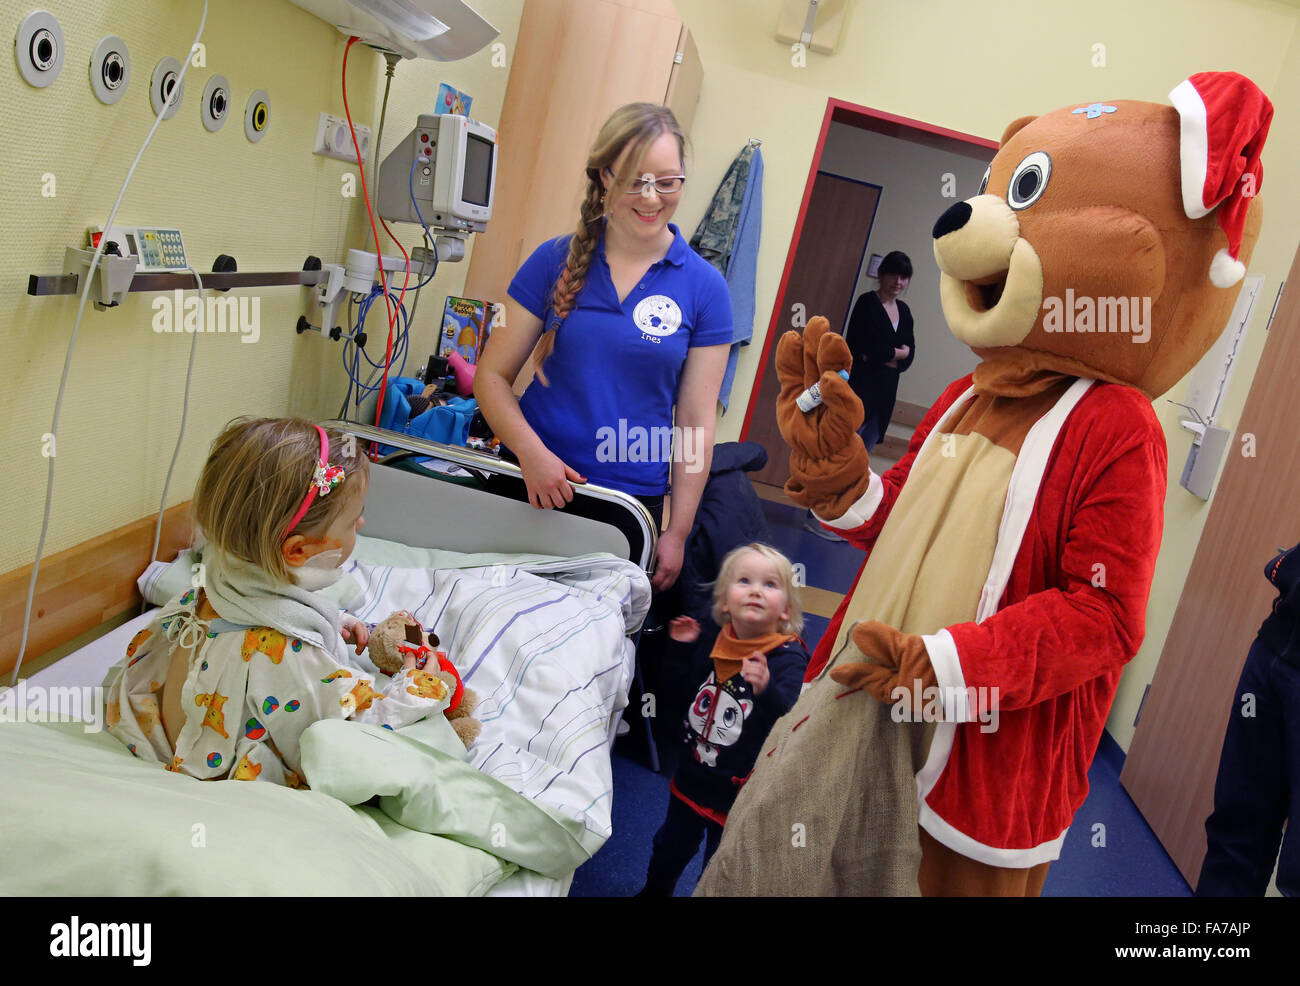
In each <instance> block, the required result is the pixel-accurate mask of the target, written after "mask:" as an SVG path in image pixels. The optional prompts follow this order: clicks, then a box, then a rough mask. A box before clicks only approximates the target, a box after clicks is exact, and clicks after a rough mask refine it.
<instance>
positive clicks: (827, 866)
mask: <svg viewBox="0 0 1300 986" xmlns="http://www.w3.org/2000/svg"><path fill="white" fill-rule="evenodd" d="M861 660H865V658H863V656H862V654H861V652H860V651H858V649H857V648H856V647H854V646H853V643H852V641H848V642H846V644H845V645H844V648H843V649H842V650H841V652H840V653H839V654H837V655H836V659H835V660H832V661H831V662H830V664H831V665H832V666H833V665H835V664H839V663H844V662H848V661H861ZM847 691H848V689H847V688H845V686H843V685H840V684H838V683H836V682H834V681H832V680H831V679H830V677H829V676H826V675H823V676H822V677H821V678H819V679H818V680H817V681H815V682H813V684H812V685H811V686H810V687H809V688H808V690H807V691H805V692H804V693H803V695H802V696H801V697H800V698H799V701H798V702H796V703H795V706H794V708H793V709H791V711H790V712H789V714H788V715H786V716H784V717H782V718H781V719H779V720H778V721H777V722H776V724H775V725H774V726H773V727H772V732H771V733H770V734H769V735H768V738H767V741H766V742H765V743H764V745H763V748H762V750H761V751H760V752H759V755H758V763H757V764H756V765H755V768H754V772H753V774H752V775H751V776H750V778H749V781H748V782H747V783H746V784H745V786H744V787H743V788H741V790H740V795H739V797H738V798H737V799H736V803H735V805H734V806H733V807H732V809H731V812H730V814H729V815H728V817H727V825H726V828H725V830H724V831H723V834H722V842H721V844H720V845H719V846H718V851H717V852H716V853H715V854H714V856H713V859H712V861H711V862H710V863H709V866H708V868H707V869H706V870H705V871H704V875H703V876H702V877H701V879H700V882H699V885H698V886H697V887H696V888H695V896H697V897H776V896H837V897H848V896H872V897H875V896H885V897H907V896H918V895H919V893H920V891H919V890H918V888H917V870H918V868H919V867H920V864H921V848H920V844H919V843H918V841H917V801H916V780H915V777H916V773H917V771H918V770H920V769H921V766H922V764H924V762H925V755H926V752H927V750H928V749H929V744H930V737H931V735H932V733H933V726H931V725H927V724H924V723H902V722H894V721H893V720H892V718H891V716H890V707H889V706H887V705H885V704H883V703H881V702H879V701H877V700H876V699H875V698H873V697H872V696H871V695H869V694H867V693H866V692H865V691H856V692H852V693H851V694H845V693H846V692H847Z"/></svg>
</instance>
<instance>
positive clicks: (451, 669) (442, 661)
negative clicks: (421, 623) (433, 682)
mask: <svg viewBox="0 0 1300 986" xmlns="http://www.w3.org/2000/svg"><path fill="white" fill-rule="evenodd" d="M397 650H398V653H401V654H406V655H409V656H412V657H414V658H415V667H416V669H417V670H420V671H423V670H424V666H425V665H426V664H428V663H429V657H430V656H431V655H432V656H433V657H436V658H437V659H438V667H439V668H441V669H442V670H443V671H446V672H447V673H448V674H449V675H451V676H452V677H453V678H455V679H456V690H455V691H453V692H452V695H451V704H450V705H448V706H447V711H448V712H453V711H455V709H456V707H457V706H458V705H460V699H461V696H462V695H464V694H465V685H464V683H463V682H462V681H461V680H460V672H459V671H457V670H456V665H454V664H452V663H451V661H449V660H448V659H447V655H446V653H445V652H444V651H440V650H434V649H433V648H432V647H429V646H428V645H426V644H420V646H418V647H415V646H413V645H411V644H398V645H397Z"/></svg>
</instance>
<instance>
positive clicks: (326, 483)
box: [280, 425, 346, 541]
mask: <svg viewBox="0 0 1300 986" xmlns="http://www.w3.org/2000/svg"><path fill="white" fill-rule="evenodd" d="M313 427H314V428H315V429H316V431H317V432H318V433H319V434H320V458H319V459H317V460H316V469H315V471H314V472H313V473H312V477H311V483H309V484H308V486H307V496H306V497H305V498H304V499H303V501H302V506H300V507H299V508H298V512H297V513H295V514H294V515H293V520H291V521H289V525H288V526H287V527H286V528H285V529H284V533H283V534H281V535H280V540H281V541H283V540H284V539H285V538H287V537H288V536H289V534H290V532H291V531H292V530H293V529H294V528H295V527H297V526H298V521H300V520H302V519H303V517H305V516H306V515H307V511H308V510H309V509H310V508H311V505H312V502H313V501H314V500H315V499H316V497H317V496H318V495H319V496H329V494H330V493H331V492H332V491H333V490H334V488H335V487H336V486H338V485H339V483H341V482H343V480H344V478H345V477H346V474H345V473H344V472H343V467H342V466H332V465H330V464H329V462H330V440H329V438H328V437H326V435H325V429H324V428H322V427H321V426H320V425H313Z"/></svg>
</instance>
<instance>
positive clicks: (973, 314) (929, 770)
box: [696, 72, 1273, 896]
mask: <svg viewBox="0 0 1300 986" xmlns="http://www.w3.org/2000/svg"><path fill="white" fill-rule="evenodd" d="M1170 100H1171V101H1172V103H1173V104H1174V105H1173V106H1172V107H1170V106H1164V105H1160V104H1156V103H1146V102H1132V101H1125V100H1115V101H1113V102H1109V103H1093V104H1090V105H1085V106H1077V105H1076V106H1069V107H1066V108H1064V109H1060V110H1057V111H1056V112H1053V113H1048V114H1046V115H1044V116H1039V117H1023V118H1021V119H1018V120H1016V121H1014V122H1013V123H1011V124H1010V125H1009V126H1008V127H1007V129H1006V131H1005V133H1003V135H1002V140H1001V144H1000V146H999V149H998V152H997V155H996V156H995V157H994V158H993V161H992V163H991V164H990V166H989V170H988V171H987V172H986V174H985V178H984V181H983V183H982V184H981V186H980V190H979V194H977V195H976V196H975V197H974V198H971V199H968V200H966V201H965V202H959V203H957V204H955V205H953V206H952V207H951V208H950V209H948V210H947V211H946V212H945V213H943V215H942V216H940V217H939V219H938V221H937V222H936V223H935V225H934V230H933V236H934V255H935V259H936V261H937V262H938V266H939V270H940V272H941V281H940V289H939V290H940V295H941V300H942V304H943V311H944V317H945V319H946V320H947V322H948V326H949V328H950V329H951V330H952V332H953V334H954V335H955V336H957V338H958V339H960V340H961V341H962V342H964V343H966V344H967V345H969V346H970V347H971V349H972V350H973V351H974V352H975V354H976V355H977V356H978V357H979V358H980V360H981V362H980V363H979V365H978V366H977V367H976V368H975V371H974V373H973V374H971V375H969V376H966V377H964V378H963V379H961V380H958V381H956V382H955V383H953V384H952V385H951V386H949V387H948V389H947V390H945V391H944V393H943V394H942V396H940V398H939V399H938V401H937V402H935V404H934V406H933V407H931V408H930V410H929V412H928V413H927V414H926V415H925V418H924V420H922V422H921V424H920V425H919V427H918V428H917V429H916V433H915V435H914V436H913V438H912V440H911V443H910V446H909V448H908V450H907V454H906V455H905V456H904V457H903V459H902V460H901V461H900V462H899V463H898V464H897V465H896V466H894V468H892V469H890V470H889V471H887V472H886V473H885V474H884V475H883V476H878V475H876V474H875V473H874V472H872V471H871V470H870V467H869V464H868V461H867V453H866V450H865V448H864V447H863V445H862V442H861V440H860V439H859V438H858V437H857V435H856V434H855V432H856V430H857V428H858V426H859V424H860V423H861V421H862V405H861V402H860V401H859V400H858V399H857V397H856V396H855V395H854V394H853V392H852V390H850V389H849V386H848V384H847V383H845V382H844V381H843V380H842V379H841V378H840V377H839V375H838V373H837V371H839V370H842V369H847V368H848V367H849V366H850V365H851V357H850V354H849V350H848V348H847V347H846V345H845V343H844V340H843V338H842V337H841V336H839V335H837V334H836V333H834V332H830V331H828V326H827V323H826V320H825V319H822V318H817V319H813V320H811V321H810V323H809V325H808V327H807V329H806V330H805V331H804V333H803V334H802V335H800V334H799V333H798V332H787V333H786V334H785V335H784V337H783V338H782V339H781V340H780V343H779V346H778V349H777V357H776V362H777V371H778V374H779V377H780V381H781V392H780V396H779V397H778V401H777V419H778V421H779V423H780V427H781V433H782V435H783V437H784V438H785V440H786V442H787V443H788V444H789V446H790V449H791V451H790V472H791V479H790V481H789V482H788V483H787V485H786V491H787V493H788V494H789V496H790V498H791V499H792V500H794V501H795V502H796V503H799V504H801V505H804V506H807V507H810V508H811V509H812V510H813V512H814V513H815V514H816V516H817V518H818V519H819V520H820V521H821V522H822V524H824V525H825V526H826V527H828V528H830V529H831V530H833V531H835V532H836V533H838V534H839V535H841V536H842V537H844V538H845V539H846V540H848V541H849V542H851V543H852V544H854V545H855V546H857V547H859V548H861V549H863V550H864V551H866V552H867V559H866V562H865V563H864V565H863V567H862V570H861V571H860V572H859V574H858V578H857V582H856V584H855V585H854V586H853V588H852V589H851V590H850V591H849V592H848V593H847V594H846V596H845V599H844V603H843V604H842V605H841V606H840V608H839V611H838V612H837V613H836V614H835V617H834V619H833V620H832V622H831V624H830V627H829V629H828V630H827V631H826V634H825V636H824V637H823V638H822V640H821V643H820V645H819V646H818V647H817V650H816V652H815V654H814V655H813V660H812V662H811V663H810V665H809V669H808V677H807V679H806V680H807V684H806V687H805V690H804V692H803V694H802V695H801V697H800V699H799V701H798V703H797V704H796V705H795V707H794V708H793V709H792V710H791V712H790V713H789V714H788V715H786V716H785V717H784V718H783V719H781V720H779V721H778V722H777V723H776V725H775V726H774V727H773V728H772V731H771V733H770V734H769V737H768V739H767V741H766V742H765V743H764V745H763V748H762V751H761V752H760V753H759V756H758V762H757V765H756V766H755V769H754V771H753V773H752V774H751V775H750V777H749V779H748V781H747V783H746V784H745V786H744V787H743V788H742V789H741V792H740V795H739V797H738V799H737V801H736V803H735V806H734V808H733V809H732V812H731V814H730V816H729V817H728V820H727V824H726V828H725V831H724V834H723V838H722V842H721V845H720V846H719V849H718V851H717V853H716V854H715V856H714V857H713V859H712V861H711V862H710V864H709V867H708V868H707V870H706V871H705V873H704V875H703V877H702V878H701V881H700V884H699V887H698V888H697V889H696V894H697V895H701V896H703V895H728V896H740V895H760V896H764V895H777V894H790V895H794V894H800V895H877V894H884V895H911V894H916V893H918V892H919V893H920V894H922V895H925V896H939V895H980V896H983V895H999V896H1035V895H1038V894H1039V893H1040V892H1041V890H1042V886H1043V880H1044V878H1045V877H1046V873H1047V868H1048V866H1049V864H1050V863H1051V861H1052V860H1054V859H1056V858H1057V857H1058V856H1059V855H1060V851H1061V845H1062V843H1063V842H1064V840H1065V834H1066V831H1067V829H1068V828H1069V826H1070V823H1071V821H1072V819H1073V817H1074V814H1075V812H1076V811H1077V810H1078V809H1079V807H1080V805H1082V804H1083V801H1084V798H1085V797H1086V795H1087V792H1088V780H1087V772H1088V767H1089V765H1090V764H1091V762H1092V758H1093V756H1094V754H1095V753H1096V750H1097V745H1098V743H1099V742H1100V740H1101V734H1102V730H1103V728H1104V727H1105V724H1106V717H1107V715H1108V713H1109V711H1110V707H1111V702H1112V701H1113V699H1114V696H1115V689H1116V687H1117V685H1118V682H1119V678H1120V673H1121V671H1122V670H1123V668H1124V664H1125V663H1126V662H1127V661H1128V660H1129V659H1130V658H1132V657H1133V655H1134V654H1136V653H1137V650H1138V648H1139V647H1140V646H1141V643H1142V638H1143V634H1144V632H1145V610H1146V604H1147V597H1148V594H1149V592H1150V588H1151V579H1152V574H1153V572H1154V569H1155V564H1156V556H1157V553H1158V551H1159V547H1160V536H1161V527H1162V524H1163V509H1164V501H1165V487H1166V473H1167V457H1166V450H1165V436H1164V432H1163V431H1162V429H1161V426H1160V423H1159V422H1158V421H1157V419H1156V415H1155V413H1154V411H1153V410H1152V407H1151V402H1152V401H1153V400H1154V399H1155V398H1156V397H1157V396H1158V395H1160V394H1162V393H1164V392H1165V391H1167V390H1168V389H1169V388H1170V387H1172V386H1173V385H1174V384H1175V383H1176V382H1177V381H1178V380H1179V379H1180V378H1181V377H1182V376H1183V375H1184V374H1186V373H1187V372H1188V371H1189V370H1191V369H1192V367H1193V366H1194V365H1195V364H1196V362H1197V361H1198V360H1199V359H1200V358H1201V357H1202V356H1203V355H1204V354H1205V352H1206V351H1207V350H1208V349H1209V348H1210V346H1211V345H1212V344H1213V343H1214V341H1215V339H1216V338H1217V336H1218V335H1219V334H1220V332H1221V331H1222V330H1223V328H1224V326H1225V324H1226V322H1227V319H1228V316H1229V313H1230V312H1231V310H1232V307H1233V304H1234V302H1235V300H1236V297H1237V293H1238V291H1239V289H1240V280H1241V278H1242V276H1243V274H1244V273H1245V266H1244V265H1245V263H1246V262H1248V261H1249V259H1250V253H1251V249H1252V248H1253V246H1254V243H1255V240H1256V238H1257V237H1258V233H1259V226H1260V219H1261V216H1260V208H1261V205H1260V201H1259V199H1257V198H1256V197H1255V196H1256V193H1257V192H1258V191H1259V189H1260V186H1261V183H1262V177H1263V176H1262V170H1261V167H1260V150H1261V148H1262V146H1263V143H1264V139H1265V137H1266V135H1267V133H1268V126H1269V122H1270V120H1271V118H1272V112H1273V111H1272V105H1271V104H1270V103H1269V101H1268V99H1267V98H1266V97H1265V96H1264V95H1263V93H1261V92H1260V91H1259V89H1258V88H1256V87H1255V85H1254V84H1253V83H1251V82H1250V80H1248V79H1246V78H1244V77H1243V76H1240V75H1237V74H1235V73H1228V72H1206V73H1201V74H1198V75H1195V76H1192V77H1191V78H1190V79H1188V80H1187V81H1185V82H1183V83H1181V84H1180V85H1179V86H1178V87H1177V88H1176V89H1174V91H1173V92H1172V93H1171V94H1170ZM814 383H820V386H821V394H822V398H823V404H822V405H821V406H819V407H816V408H815V409H814V410H812V411H811V412H809V413H804V412H803V411H801V410H800V409H799V408H798V407H797V406H796V403H795V402H796V398H797V397H798V396H799V395H800V394H801V393H802V392H803V391H804V390H805V389H806V388H808V387H810V386H811V385H812V384H814Z"/></svg>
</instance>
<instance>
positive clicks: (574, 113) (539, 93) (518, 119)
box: [465, 0, 682, 301]
mask: <svg viewBox="0 0 1300 986" xmlns="http://www.w3.org/2000/svg"><path fill="white" fill-rule="evenodd" d="M681 28H682V22H681V19H680V18H679V17H678V16H677V13H676V10H675V9H674V8H673V7H672V4H671V2H670V0H544V2H541V0H529V2H528V3H526V4H525V5H524V12H523V17H522V18H521V20H520V24H519V40H518V43H517V45H516V49H515V55H514V59H513V61H512V63H511V66H510V81H509V83H508V85H507V88H506V100H505V106H504V107H503V109H502V113H501V127H500V131H499V134H498V143H499V145H500V155H499V163H498V171H497V183H496V200H495V202H494V204H493V209H492V220H491V222H489V223H488V228H487V231H486V232H485V233H480V234H478V235H477V236H476V237H475V243H474V252H473V256H472V257H471V258H470V266H469V272H468V277H467V278H466V281H465V294H466V295H467V296H468V297H471V298H483V299H486V300H489V301H500V300H502V299H504V298H505V294H506V288H507V287H508V286H509V284H510V279H511V278H512V277H513V276H514V273H515V271H516V270H518V268H519V265H520V263H522V262H523V260H524V259H525V258H526V257H527V256H528V255H529V253H531V252H532V251H533V250H534V249H536V247H537V246H538V244H540V243H542V242H543V241H544V240H547V239H550V238H551V237H554V236H559V235H561V234H563V233H571V232H572V231H573V229H574V227H576V226H577V223H578V205H579V202H580V198H581V194H582V190H583V188H584V177H583V168H584V166H585V163H586V159H587V151H588V150H589V148H590V146H591V142H592V140H593V139H594V138H595V136H596V132H597V131H598V130H599V129H600V125H601V124H602V123H604V122H605V119H606V118H607V117H608V116H609V114H610V113H611V112H612V111H614V110H615V109H617V108H618V107H619V106H622V105H623V104H624V103H632V102H652V103H662V102H664V98H665V94H666V93H667V90H668V79H669V75H670V73H671V71H672V68H673V55H674V54H675V52H676V51H677V42H678V38H679V37H680V35H681Z"/></svg>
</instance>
